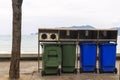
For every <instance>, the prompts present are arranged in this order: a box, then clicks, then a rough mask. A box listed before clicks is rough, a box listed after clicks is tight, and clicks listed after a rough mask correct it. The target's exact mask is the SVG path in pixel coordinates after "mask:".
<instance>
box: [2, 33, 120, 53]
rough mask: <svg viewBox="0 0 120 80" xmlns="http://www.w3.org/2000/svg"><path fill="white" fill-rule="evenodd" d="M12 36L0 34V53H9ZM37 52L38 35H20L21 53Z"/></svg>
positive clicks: (119, 38)
mask: <svg viewBox="0 0 120 80" xmlns="http://www.w3.org/2000/svg"><path fill="white" fill-rule="evenodd" d="M11 50H12V36H11V35H0V54H11ZM37 53H38V36H37V35H22V40H21V54H37ZM117 54H120V36H118V39H117Z"/></svg>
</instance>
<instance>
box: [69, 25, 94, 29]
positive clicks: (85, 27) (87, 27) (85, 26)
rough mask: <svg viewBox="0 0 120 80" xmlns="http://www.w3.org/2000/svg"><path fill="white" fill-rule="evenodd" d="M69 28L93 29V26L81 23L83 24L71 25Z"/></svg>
mask: <svg viewBox="0 0 120 80" xmlns="http://www.w3.org/2000/svg"><path fill="white" fill-rule="evenodd" d="M70 28H81V29H95V27H93V26H90V25H83V26H71V27H70Z"/></svg>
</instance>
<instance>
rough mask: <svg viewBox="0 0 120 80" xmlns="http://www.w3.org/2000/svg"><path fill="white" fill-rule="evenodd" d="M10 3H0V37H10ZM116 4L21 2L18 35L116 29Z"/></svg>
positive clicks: (119, 15)
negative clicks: (85, 28)
mask: <svg viewBox="0 0 120 80" xmlns="http://www.w3.org/2000/svg"><path fill="white" fill-rule="evenodd" d="M11 1H12V0H0V35H3V34H12V2H11ZM119 8H120V0H23V5H22V34H30V33H34V32H37V31H38V28H47V27H69V26H81V25H91V26H94V27H96V28H111V27H118V26H120V9H119Z"/></svg>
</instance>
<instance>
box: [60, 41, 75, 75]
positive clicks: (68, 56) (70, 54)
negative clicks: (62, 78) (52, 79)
mask: <svg viewBox="0 0 120 80" xmlns="http://www.w3.org/2000/svg"><path fill="white" fill-rule="evenodd" d="M75 63H76V44H67V43H66V44H62V65H61V66H62V68H61V71H62V73H77V69H76V68H75Z"/></svg>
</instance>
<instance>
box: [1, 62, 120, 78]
mask: <svg viewBox="0 0 120 80" xmlns="http://www.w3.org/2000/svg"><path fill="white" fill-rule="evenodd" d="M9 66H10V62H9V61H0V80H8V74H9ZM116 66H117V69H119V61H117V65H116ZM20 68H21V69H20V71H21V72H20V73H21V79H20V80H120V79H119V70H118V73H117V74H112V73H104V74H99V73H97V74H96V73H81V74H80V73H77V74H61V76H44V77H42V76H41V74H40V73H38V72H37V69H38V68H37V61H21V64H20Z"/></svg>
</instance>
